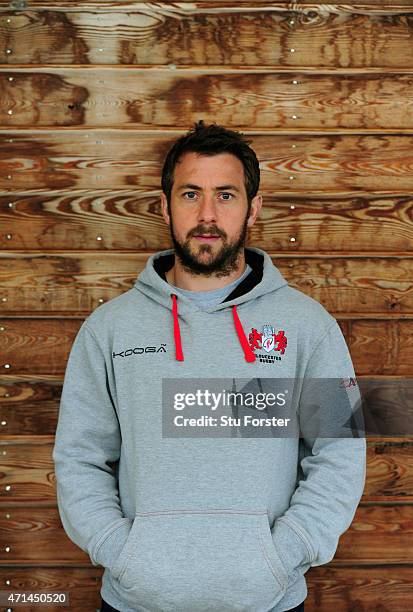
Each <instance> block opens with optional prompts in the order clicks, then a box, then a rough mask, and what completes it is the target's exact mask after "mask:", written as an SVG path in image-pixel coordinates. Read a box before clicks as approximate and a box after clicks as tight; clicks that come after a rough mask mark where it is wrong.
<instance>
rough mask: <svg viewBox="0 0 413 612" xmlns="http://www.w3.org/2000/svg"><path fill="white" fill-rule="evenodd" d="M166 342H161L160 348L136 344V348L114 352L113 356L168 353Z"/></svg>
mask: <svg viewBox="0 0 413 612" xmlns="http://www.w3.org/2000/svg"><path fill="white" fill-rule="evenodd" d="M165 346H166V344H161V345H160V346H159V347H158V348H156V346H135V348H130V349H125V350H123V351H121V352H120V353H115V351H113V352H112V357H113V359H115V357H130V356H131V355H142V354H143V353H166V348H165Z"/></svg>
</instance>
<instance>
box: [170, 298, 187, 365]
mask: <svg viewBox="0 0 413 612" xmlns="http://www.w3.org/2000/svg"><path fill="white" fill-rule="evenodd" d="M176 297H177V296H176V293H171V298H172V314H173V317H174V339H175V359H176V360H177V361H183V360H184V354H183V352H182V344H181V330H180V329H179V321H178V304H177V301H176Z"/></svg>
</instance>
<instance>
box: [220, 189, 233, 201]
mask: <svg viewBox="0 0 413 612" xmlns="http://www.w3.org/2000/svg"><path fill="white" fill-rule="evenodd" d="M221 195H222V196H230V197H229V198H224V202H229V201H230V200H231V199H232V198H233V197H234V195H233V194H232V193H229V192H228V191H223V192H222V193H221Z"/></svg>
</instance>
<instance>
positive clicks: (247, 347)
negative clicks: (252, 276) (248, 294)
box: [171, 293, 255, 362]
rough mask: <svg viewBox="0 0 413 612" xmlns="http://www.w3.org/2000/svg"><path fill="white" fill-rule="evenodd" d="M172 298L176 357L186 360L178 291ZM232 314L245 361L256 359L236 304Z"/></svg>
mask: <svg viewBox="0 0 413 612" xmlns="http://www.w3.org/2000/svg"><path fill="white" fill-rule="evenodd" d="M171 298H172V314H173V317H174V340H175V359H176V360H177V361H184V354H183V351H182V343H181V330H180V328H179V320H178V302H177V295H176V293H171ZM232 314H233V317H234V323H235V329H236V330H237V334H238V339H239V341H240V344H241V346H242V349H243V351H244V357H245V361H248V362H252V361H255V355H254V351H253V350H252V349H251V347H250V345H249V343H248V340H247V338H246V336H245V333H244V330H243V328H242V325H241V321H240V320H239V316H238V312H237V307H236V305H234V306H233V307H232Z"/></svg>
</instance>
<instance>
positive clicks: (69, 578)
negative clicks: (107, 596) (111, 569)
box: [0, 563, 103, 612]
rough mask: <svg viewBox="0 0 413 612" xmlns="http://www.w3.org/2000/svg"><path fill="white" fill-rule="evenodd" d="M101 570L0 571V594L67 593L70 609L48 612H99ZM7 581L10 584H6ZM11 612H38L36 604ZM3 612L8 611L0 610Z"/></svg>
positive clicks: (37, 569)
mask: <svg viewBox="0 0 413 612" xmlns="http://www.w3.org/2000/svg"><path fill="white" fill-rule="evenodd" d="M102 574H103V568H102V567H101V566H95V567H94V566H92V565H91V564H90V563H89V565H88V567H0V581H1V584H2V585H3V590H6V589H8V590H14V591H18V592H27V591H31V592H33V593H43V592H49V593H61V592H63V591H68V592H69V606H68V607H62V606H54V605H47V608H45V607H43V609H46V610H47V612H62V611H67V610H70V612H99V610H100V604H101V595H100V585H101V581H102ZM6 580H9V581H10V582H9V583H7V582H6ZM12 609H13V610H16V609H17V610H23V611H24V612H39V610H41V607H40V606H39V604H37V605H32V606H22V607H20V606H19V607H18V608H16V607H15V605H13V604H12ZM1 610H4V611H6V610H7V608H1Z"/></svg>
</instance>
